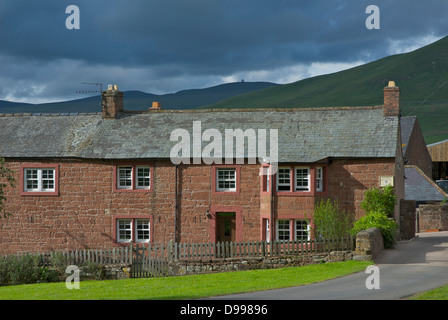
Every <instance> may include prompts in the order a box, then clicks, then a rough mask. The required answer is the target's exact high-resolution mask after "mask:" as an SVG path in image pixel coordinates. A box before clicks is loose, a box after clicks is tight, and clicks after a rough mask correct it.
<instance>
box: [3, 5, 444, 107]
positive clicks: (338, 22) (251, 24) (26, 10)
mask: <svg viewBox="0 0 448 320" xmlns="http://www.w3.org/2000/svg"><path fill="white" fill-rule="evenodd" d="M70 5H76V6H77V7H78V8H79V13H80V15H79V29H67V27H66V20H67V18H72V17H74V16H71V14H70V13H66V8H67V7H68V6H70ZM369 5H376V6H377V7H378V8H379V10H380V11H379V13H380V15H379V17H380V20H379V27H380V29H371V30H369V29H368V28H367V27H366V19H368V17H369V16H370V15H371V13H366V8H367V7H368V6H369ZM69 21H70V22H71V23H72V24H73V23H74V22H75V20H71V19H69ZM447 33H448V1H446V0H425V1H422V0H314V1H304V0H109V1H105V0H94V1H92V0H90V1H87V0H81V1H77V0H27V1H24V0H1V2H0V99H3V100H10V101H23V102H32V103H39V102H46V101H61V100H66V99H73V98H82V97H84V96H82V95H79V94H76V93H75V92H76V91H77V90H95V86H89V85H84V84H82V82H98V83H103V84H104V86H103V88H105V87H107V84H118V85H119V88H120V89H121V90H123V91H125V90H141V91H145V92H149V93H156V94H161V93H172V92H176V91H179V90H183V89H192V88H205V87H210V86H214V85H218V84H222V83H227V82H234V81H239V80H241V79H244V80H245V81H269V82H275V83H291V82H295V81H298V80H301V79H304V78H307V77H311V76H315V75H319V74H325V73H331V72H335V71H339V70H342V69H347V68H350V67H353V66H355V65H359V64H363V63H366V62H369V61H373V60H377V59H379V58H382V57H385V56H388V55H391V54H396V53H403V52H408V51H411V50H414V49H416V48H419V47H421V46H424V45H426V44H429V43H431V42H434V41H436V40H438V39H440V38H442V37H444V36H446V35H447Z"/></svg>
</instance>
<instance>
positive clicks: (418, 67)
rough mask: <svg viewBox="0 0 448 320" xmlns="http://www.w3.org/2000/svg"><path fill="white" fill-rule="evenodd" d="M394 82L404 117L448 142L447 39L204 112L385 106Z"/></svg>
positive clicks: (429, 138)
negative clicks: (385, 92)
mask: <svg viewBox="0 0 448 320" xmlns="http://www.w3.org/2000/svg"><path fill="white" fill-rule="evenodd" d="M389 80H393V81H395V82H396V84H397V86H399V87H400V88H401V104H402V116H408V115H417V116H418V118H419V122H420V125H421V127H422V130H423V133H424V135H425V139H426V142H427V143H432V142H435V141H439V140H443V139H448V117H447V115H448V83H446V85H443V84H444V83H445V81H447V80H448V37H445V38H443V39H441V40H439V41H437V42H434V43H432V44H430V45H428V46H425V47H423V48H420V49H418V50H415V51H413V52H409V53H406V54H399V55H393V56H389V57H386V58H383V59H380V60H377V61H374V62H371V63H367V64H365V65H362V66H358V67H355V68H352V69H348V70H344V71H340V72H336V73H333V74H328V75H322V76H317V77H313V78H308V79H304V80H301V81H297V82H294V83H291V84H286V85H278V86H275V87H271V88H267V89H264V90H260V91H256V92H252V93H248V94H244V95H240V96H235V97H232V98H229V99H226V100H223V101H220V102H218V103H215V104H212V105H208V106H206V107H205V108H265V107H282V108H291V107H324V106H325V107H331V106H368V105H380V104H383V88H384V87H385V86H386V85H387V83H388V81H389ZM442 85H443V86H442ZM440 86H442V87H440ZM428 97H429V99H427V98H428ZM426 99H427V100H426ZM424 100H426V101H425V102H424V103H423V101H424ZM417 107H418V108H417Z"/></svg>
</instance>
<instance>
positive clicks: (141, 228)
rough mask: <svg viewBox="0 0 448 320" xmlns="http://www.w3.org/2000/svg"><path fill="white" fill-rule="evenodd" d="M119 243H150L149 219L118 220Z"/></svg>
mask: <svg viewBox="0 0 448 320" xmlns="http://www.w3.org/2000/svg"><path fill="white" fill-rule="evenodd" d="M116 224H117V228H116V229H117V242H149V240H150V222H149V219H140V218H121V219H117V220H116Z"/></svg>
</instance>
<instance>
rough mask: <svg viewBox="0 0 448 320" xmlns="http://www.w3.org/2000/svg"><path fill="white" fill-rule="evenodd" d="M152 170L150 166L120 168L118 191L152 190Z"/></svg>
mask: <svg viewBox="0 0 448 320" xmlns="http://www.w3.org/2000/svg"><path fill="white" fill-rule="evenodd" d="M150 188H151V168H150V167H149V166H118V167H117V189H127V190H132V189H150Z"/></svg>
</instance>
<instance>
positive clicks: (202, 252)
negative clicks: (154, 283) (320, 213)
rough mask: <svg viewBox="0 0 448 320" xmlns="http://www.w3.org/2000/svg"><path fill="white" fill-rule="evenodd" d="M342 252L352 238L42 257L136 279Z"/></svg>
mask: <svg viewBox="0 0 448 320" xmlns="http://www.w3.org/2000/svg"><path fill="white" fill-rule="evenodd" d="M338 250H350V251H353V250H354V240H353V238H352V237H347V238H343V239H330V240H321V239H312V240H297V241H271V242H267V241H245V242H217V243H214V242H208V243H175V242H173V241H170V242H168V243H136V244H133V243H131V244H129V245H128V246H123V247H116V248H110V249H90V250H73V251H62V252H52V253H42V254H39V256H40V259H41V264H42V265H44V266H51V265H52V264H54V263H56V260H59V261H60V260H62V261H63V263H65V264H66V265H78V266H80V265H84V264H86V263H89V262H90V263H97V264H101V265H113V264H123V265H131V272H130V275H131V277H133V278H141V277H160V276H166V275H169V273H170V272H169V265H170V262H172V261H182V260H198V259H202V260H215V259H224V258H246V257H278V256H284V255H305V254H312V253H326V252H331V251H338Z"/></svg>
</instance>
